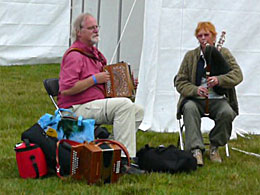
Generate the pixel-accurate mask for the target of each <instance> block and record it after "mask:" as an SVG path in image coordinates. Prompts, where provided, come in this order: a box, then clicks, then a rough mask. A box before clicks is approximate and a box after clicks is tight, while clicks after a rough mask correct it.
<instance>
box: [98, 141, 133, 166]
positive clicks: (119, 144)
mask: <svg viewBox="0 0 260 195" xmlns="http://www.w3.org/2000/svg"><path fill="white" fill-rule="evenodd" d="M94 142H95V143H97V145H100V144H103V143H110V144H115V145H117V146H119V147H120V148H121V149H122V150H123V152H124V153H125V155H126V158H127V164H128V166H130V156H129V153H128V151H127V148H126V147H125V146H124V145H123V144H122V143H120V142H118V141H115V140H110V139H96V140H95V141H94Z"/></svg>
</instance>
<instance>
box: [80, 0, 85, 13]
mask: <svg viewBox="0 0 260 195" xmlns="http://www.w3.org/2000/svg"><path fill="white" fill-rule="evenodd" d="M84 7H85V5H84V0H82V5H81V13H84Z"/></svg>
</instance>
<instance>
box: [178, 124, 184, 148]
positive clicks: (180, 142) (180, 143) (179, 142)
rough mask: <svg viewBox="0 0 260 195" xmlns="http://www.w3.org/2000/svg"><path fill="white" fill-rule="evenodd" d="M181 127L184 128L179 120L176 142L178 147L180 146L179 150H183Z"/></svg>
mask: <svg viewBox="0 0 260 195" xmlns="http://www.w3.org/2000/svg"><path fill="white" fill-rule="evenodd" d="M183 127H184V125H182V124H181V120H179V140H178V145H180V147H181V150H184V143H183V138H182V132H183Z"/></svg>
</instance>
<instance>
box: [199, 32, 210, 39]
mask: <svg viewBox="0 0 260 195" xmlns="http://www.w3.org/2000/svg"><path fill="white" fill-rule="evenodd" d="M203 36H204V37H208V36H209V33H203V34H199V35H197V37H198V38H202V37H203Z"/></svg>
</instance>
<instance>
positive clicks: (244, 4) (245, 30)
mask: <svg viewBox="0 0 260 195" xmlns="http://www.w3.org/2000/svg"><path fill="white" fill-rule="evenodd" d="M259 16H260V1H258V0H251V1H246V0H242V1H235V0H230V1H225V0H212V1H205V0H194V1H187V0H182V1H172V0H149V1H146V2H145V13H144V36H143V37H144V39H143V50H142V54H141V61H140V67H139V86H138V90H137V94H136V103H137V104H140V105H142V106H143V107H144V108H145V116H144V120H143V122H142V124H141V126H140V128H141V129H142V130H151V131H156V132H176V131H177V130H178V121H177V120H176V106H177V101H178V98H179V94H178V93H177V92H176V89H175V88H174V87H173V77H174V76H175V75H176V74H177V71H178V69H179V66H180V64H181V61H182V59H183V57H184V54H185V53H186V52H187V51H188V50H191V49H193V48H195V47H197V46H198V41H197V40H196V38H195V36H194V31H195V28H196V26H197V24H198V22H200V21H211V22H212V23H213V24H214V25H215V26H216V30H217V32H218V37H217V39H218V38H219V36H220V34H221V31H222V30H225V31H226V33H227V34H226V42H225V43H224V47H227V48H229V50H230V51H231V52H232V54H233V55H234V57H235V58H236V60H237V62H238V64H239V65H240V67H241V69H242V72H243V75H244V80H243V82H242V83H241V84H240V85H238V86H237V87H236V90H237V95H238V101H239V108H240V115H239V116H238V117H237V118H236V119H235V121H234V125H233V130H244V131H246V132H249V133H256V134H259V133H260V128H259V127H260V120H259V116H260V85H259V84H258V82H259V79H260V76H259V75H260V74H259V73H260V67H259V66H258V63H259V59H260V36H259V29H258V28H259V26H260V20H258V18H259ZM213 125H214V122H213V121H212V120H210V119H207V118H203V121H202V130H203V131H208V130H210V129H211V128H212V127H213Z"/></svg>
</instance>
